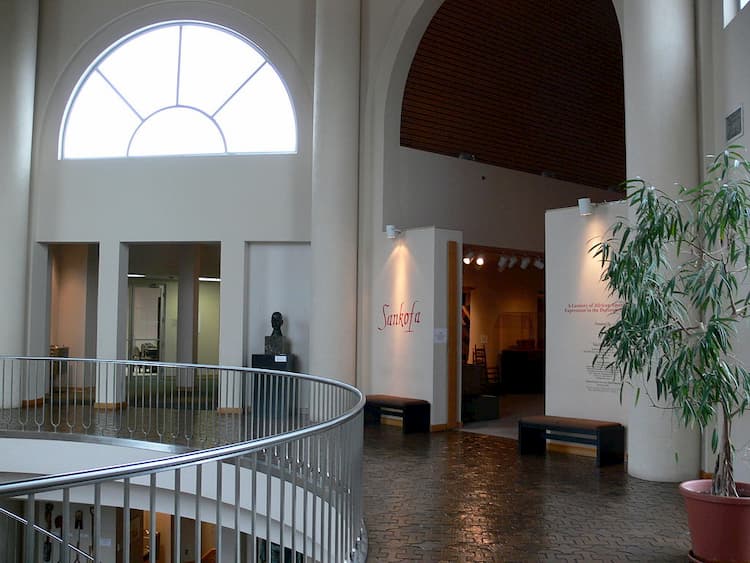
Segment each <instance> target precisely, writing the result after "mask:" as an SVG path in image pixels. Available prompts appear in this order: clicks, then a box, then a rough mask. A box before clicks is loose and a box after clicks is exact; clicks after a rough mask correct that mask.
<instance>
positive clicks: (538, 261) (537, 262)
mask: <svg viewBox="0 0 750 563" xmlns="http://www.w3.org/2000/svg"><path fill="white" fill-rule="evenodd" d="M534 267H535V268H536V269H538V270H544V260H542V259H541V258H537V259H536V260H534Z"/></svg>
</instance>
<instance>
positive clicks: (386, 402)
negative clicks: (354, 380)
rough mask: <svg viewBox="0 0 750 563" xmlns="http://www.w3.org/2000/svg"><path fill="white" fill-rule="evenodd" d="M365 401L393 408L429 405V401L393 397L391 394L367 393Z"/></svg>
mask: <svg viewBox="0 0 750 563" xmlns="http://www.w3.org/2000/svg"><path fill="white" fill-rule="evenodd" d="M367 402H368V403H370V404H373V405H379V406H382V407H391V408H394V409H398V408H403V407H407V406H409V405H429V404H430V402H429V401H424V400H422V399H409V398H407V397H394V396H393V395H367Z"/></svg>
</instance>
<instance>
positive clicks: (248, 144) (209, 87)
mask: <svg viewBox="0 0 750 563" xmlns="http://www.w3.org/2000/svg"><path fill="white" fill-rule="evenodd" d="M180 29H182V33H180ZM74 96H75V97H74V98H72V100H73V101H72V102H71V105H70V107H69V109H68V110H67V111H66V117H65V118H64V120H65V121H64V128H63V132H62V136H61V151H60V156H61V158H88V157H92V158H93V157H101V156H112V157H115V156H146V155H149V156H152V155H174V154H191V155H196V154H217V153H225V152H232V153H264V152H265V153H271V152H294V151H296V150H297V130H296V123H295V115H294V109H293V107H292V103H291V99H290V98H289V94H288V92H287V91H286V88H285V86H284V84H283V82H282V81H281V78H280V77H279V76H278V74H277V73H276V71H275V69H274V68H273V67H272V66H271V65H270V64H268V63H267V62H266V61H265V59H264V57H263V55H262V54H261V53H260V52H258V51H257V50H256V48H255V47H254V46H253V45H252V44H250V43H249V42H246V41H245V40H243V39H242V38H240V37H239V36H237V35H236V34H234V33H232V32H229V31H227V30H225V29H222V28H218V27H214V26H211V25H210V24H201V23H185V22H182V23H179V22H175V23H170V24H165V25H163V26H160V27H158V28H152V29H147V30H145V31H143V32H142V33H139V34H135V35H133V36H132V37H131V38H129V39H128V40H126V41H124V42H123V43H121V44H119V45H116V46H115V47H114V49H113V50H112V51H111V52H110V53H107V54H106V55H105V56H104V57H103V58H102V59H101V62H100V63H99V64H98V66H96V67H95V68H94V69H92V70H91V71H89V74H88V76H87V77H85V79H84V80H83V81H82V82H81V86H80V87H79V88H78V91H77V93H76V94H75V95H74ZM212 117H213V118H214V119H212ZM128 147H129V148H128Z"/></svg>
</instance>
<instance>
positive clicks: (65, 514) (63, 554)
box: [60, 487, 70, 563]
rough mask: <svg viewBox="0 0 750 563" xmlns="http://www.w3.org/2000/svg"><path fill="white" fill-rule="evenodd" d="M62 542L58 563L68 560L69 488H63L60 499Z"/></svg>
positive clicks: (64, 562)
mask: <svg viewBox="0 0 750 563" xmlns="http://www.w3.org/2000/svg"><path fill="white" fill-rule="evenodd" d="M61 533H62V543H61V544H60V563H69V562H70V545H69V543H68V540H69V539H70V489H68V488H67V487H66V488H65V489H63V501H62V532H61Z"/></svg>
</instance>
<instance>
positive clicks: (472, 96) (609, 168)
mask: <svg viewBox="0 0 750 563" xmlns="http://www.w3.org/2000/svg"><path fill="white" fill-rule="evenodd" d="M401 145H402V146H405V147H411V148H415V149H420V150H425V151H429V152H434V153H440V154H445V155H451V156H458V155H459V154H460V153H467V154H471V155H474V157H475V158H476V160H478V161H481V162H486V163H489V164H493V165H496V166H501V167H504V168H511V169H514V170H521V171H524V172H530V173H532V174H545V175H549V176H553V177H555V178H558V179H561V180H568V181H571V182H577V183H580V184H584V185H588V186H593V187H597V188H602V189H611V188H612V187H614V186H616V185H617V184H619V183H620V182H621V181H622V180H623V179H624V178H625V110H624V100H623V71H622V44H621V39H620V31H619V26H618V23H617V18H616V15H615V11H614V8H613V6H612V2H611V0H576V1H575V2H570V1H565V0H446V1H445V3H444V4H443V5H442V6H441V8H440V9H439V10H438V12H437V13H436V14H435V16H434V18H433V19H432V22H431V23H430V25H429V27H428V28H427V31H426V32H425V34H424V36H423V38H422V40H421V43H420V45H419V48H418V49H417V52H416V55H415V57H414V60H413V62H412V66H411V69H410V71H409V75H408V78H407V82H406V89H405V92H404V99H403V110H402V115H401Z"/></svg>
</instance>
